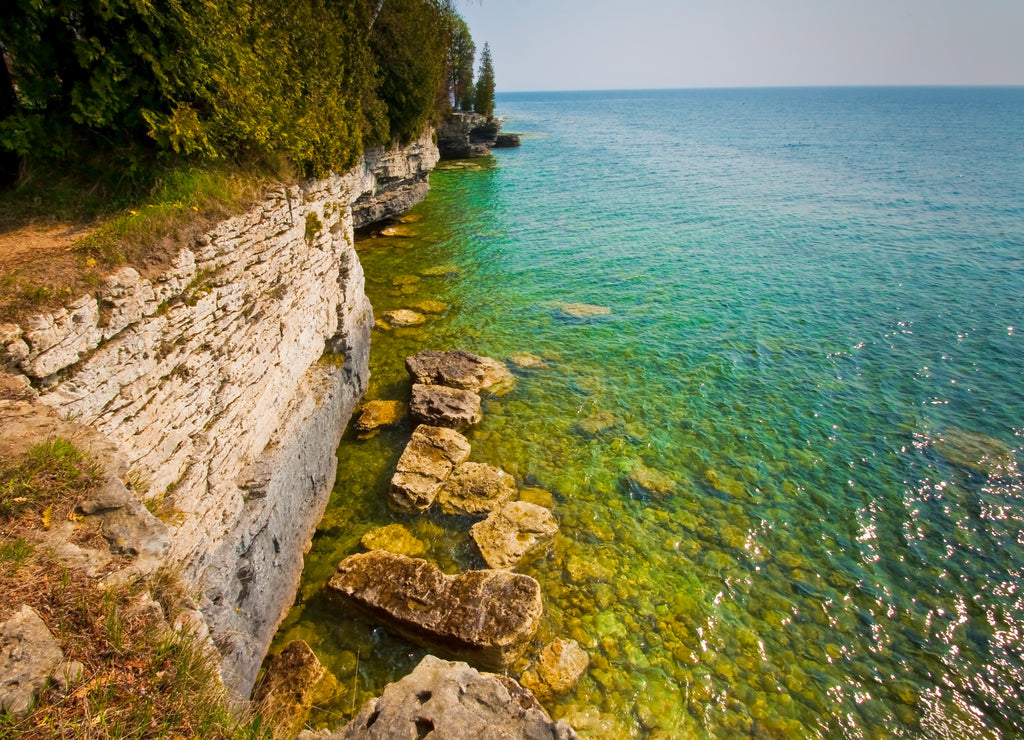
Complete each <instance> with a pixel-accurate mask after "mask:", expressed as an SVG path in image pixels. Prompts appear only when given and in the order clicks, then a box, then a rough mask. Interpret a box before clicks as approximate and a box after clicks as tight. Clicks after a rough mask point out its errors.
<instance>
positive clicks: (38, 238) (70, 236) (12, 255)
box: [0, 224, 90, 278]
mask: <svg viewBox="0 0 1024 740" xmlns="http://www.w3.org/2000/svg"><path fill="white" fill-rule="evenodd" d="M89 231H90V227H88V226H74V225H71V224H52V225H46V226H41V225H32V226H24V227H22V228H20V229H15V230H13V231H5V232H0V278H3V277H7V276H8V275H11V274H13V273H14V271H15V270H16V269H17V268H19V267H22V266H24V265H27V264H30V263H32V262H37V261H44V260H49V259H53V258H54V257H57V256H59V255H63V254H65V253H67V252H69V251H70V250H71V249H72V247H73V246H74V243H75V242H76V241H77V240H78V239H81V238H82V237H84V236H87V235H88V234H89Z"/></svg>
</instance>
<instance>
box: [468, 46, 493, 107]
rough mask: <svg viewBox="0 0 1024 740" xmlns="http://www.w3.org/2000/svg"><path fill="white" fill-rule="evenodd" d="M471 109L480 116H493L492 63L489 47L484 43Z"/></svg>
mask: <svg viewBox="0 0 1024 740" xmlns="http://www.w3.org/2000/svg"><path fill="white" fill-rule="evenodd" d="M473 110H474V111H476V112H477V113H479V114H480V115H482V116H487V117H488V118H492V117H493V116H494V65H493V63H492V61H491V47H490V46H488V45H487V44H484V50H483V53H481V54H480V74H479V75H478V76H477V80H476V94H475V95H474V98H473Z"/></svg>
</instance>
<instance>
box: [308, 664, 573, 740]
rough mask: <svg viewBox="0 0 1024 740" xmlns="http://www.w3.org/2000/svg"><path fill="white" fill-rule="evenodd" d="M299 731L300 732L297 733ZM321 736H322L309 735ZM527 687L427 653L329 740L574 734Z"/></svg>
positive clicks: (568, 738)
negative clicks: (407, 672) (541, 704)
mask: <svg viewBox="0 0 1024 740" xmlns="http://www.w3.org/2000/svg"><path fill="white" fill-rule="evenodd" d="M302 737H303V736H300V738H302ZM308 737H323V736H311V735H310V736H308ZM576 737H577V736H576V733H575V731H574V730H573V729H572V728H571V727H570V726H569V725H567V724H566V723H565V722H563V721H558V722H554V721H553V720H552V719H551V717H550V716H548V713H547V712H545V711H544V709H543V708H541V706H540V705H539V704H537V701H536V699H534V698H533V697H532V696H531V695H530V693H529V692H528V691H526V690H525V689H523V688H522V687H521V686H520V685H519V684H517V683H516V682H515V681H513V680H512V679H510V678H505V677H504V676H495V675H493V674H489V673H480V672H479V671H477V670H475V669H474V668H471V667H470V666H468V665H467V664H465V663H461V662H457V663H450V662H448V661H446V660H441V659H439V658H435V657H434V656H433V655H427V656H425V657H424V658H423V660H421V661H420V664H419V665H418V666H416V669H415V670H414V671H413V672H412V673H410V674H409V675H408V676H406V677H405V678H403V679H402V680H400V681H397V682H395V683H392V684H388V685H387V686H386V687H385V688H384V692H383V693H382V694H381V695H380V696H379V697H377V698H376V699H371V700H370V701H368V702H367V703H366V704H364V705H363V707H362V708H361V709H360V710H359V714H357V715H356V716H355V717H354V718H353V719H352V721H351V722H349V723H348V724H347V725H345V726H344V727H342V728H341V729H340V730H339V731H338V732H336V733H334V734H330V735H327V736H326V738H327V739H329V740H394V739H395V738H402V739H403V740H404V739H405V738H409V739H410V740H411V739H412V738H434V739H436V740H481V739H482V738H487V739H488V740H491V739H493V740H574V739H575V738H576Z"/></svg>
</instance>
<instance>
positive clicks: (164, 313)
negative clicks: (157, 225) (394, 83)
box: [0, 132, 438, 694]
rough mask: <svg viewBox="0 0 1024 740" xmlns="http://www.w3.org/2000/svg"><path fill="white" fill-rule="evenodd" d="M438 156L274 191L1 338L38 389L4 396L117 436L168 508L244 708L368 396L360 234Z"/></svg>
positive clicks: (412, 193)
mask: <svg viewBox="0 0 1024 740" xmlns="http://www.w3.org/2000/svg"><path fill="white" fill-rule="evenodd" d="M437 156H438V155H437V150H436V147H435V146H434V145H433V143H432V141H431V137H430V133H429V132H428V133H426V134H425V135H424V136H423V137H422V138H421V139H419V140H418V141H416V142H413V144H411V145H410V146H409V147H406V148H404V149H400V150H394V151H390V152H385V151H383V150H370V151H368V152H367V153H366V155H365V157H364V160H363V162H362V163H361V164H360V165H359V166H357V167H355V168H354V169H352V170H350V171H348V172H346V173H343V174H340V175H332V176H330V177H328V178H326V179H322V180H311V181H306V182H303V183H301V184H299V185H293V186H287V187H285V186H278V187H276V188H272V189H270V190H269V191H268V192H267V194H266V195H265V197H264V198H263V200H261V201H260V202H259V203H257V204H256V205H255V206H253V207H252V208H251V209H250V210H249V211H248V212H247V213H245V214H243V215H240V216H237V217H234V218H230V219H227V220H225V221H223V222H221V223H220V224H219V225H217V226H216V227H214V228H213V229H211V230H210V231H209V232H207V233H206V234H205V235H203V236H201V237H199V238H198V239H195V240H193V241H190V242H189V243H184V244H181V245H180V249H178V251H177V254H176V256H175V258H174V259H173V261H172V262H171V264H170V266H169V267H167V268H166V269H161V270H159V271H154V272H152V273H146V274H143V272H142V271H140V269H136V268H135V267H131V266H125V267H122V268H121V269H119V270H118V271H117V272H115V273H114V274H112V275H110V276H109V277H108V278H106V280H105V281H104V282H103V283H102V284H101V285H100V286H99V287H98V288H97V289H96V290H95V291H94V292H93V293H90V294H88V295H83V296H80V297H78V298H77V299H76V300H74V301H72V302H70V303H69V304H68V305H67V306H66V307H65V308H64V309H62V310H60V311H56V312H53V313H51V314H45V315H40V316H35V317H32V318H31V319H29V320H26V321H25V322H23V325H21V326H14V325H5V326H4V327H3V330H2V332H0V336H2V338H3V339H4V345H3V347H2V348H0V360H2V361H3V362H4V363H6V365H7V366H8V368H9V369H11V370H14V371H16V373H17V374H20V376H21V378H22V379H27V381H29V383H26V382H25V380H21V381H20V382H18V381H19V378H17V377H15V378H14V379H13V380H11V381H10V382H8V381H5V382H4V384H3V387H4V388H11V389H13V391H17V392H18V393H22V392H26V393H28V392H29V391H31V392H34V393H35V394H37V395H38V400H39V401H41V402H42V403H44V404H47V405H49V406H51V407H53V408H54V409H56V410H57V411H58V412H59V413H60V414H61V415H63V416H67V417H73V418H75V419H76V420H78V421H79V422H81V423H83V424H85V425H88V426H89V427H91V428H93V429H95V430H98V431H100V432H102V433H103V434H104V435H106V437H107V438H108V439H109V440H110V441H111V442H112V443H113V444H114V445H115V446H116V447H118V448H119V449H120V450H121V452H122V454H123V455H124V457H125V458H126V459H127V460H128V461H129V464H130V470H129V471H128V473H129V475H130V476H131V477H132V478H133V479H134V480H137V481H140V482H142V485H141V486H140V487H139V488H140V489H141V494H140V495H141V497H142V498H144V499H146V500H148V501H149V502H151V503H152V504H158V505H159V507H158V508H159V509H160V510H161V511H163V512H164V513H165V515H166V516H165V517H164V519H165V522H164V524H165V525H166V526H167V528H168V530H169V532H170V534H171V539H170V549H169V551H168V552H167V554H166V556H165V557H166V560H167V561H169V562H170V563H171V564H173V565H175V566H176V567H177V568H178V570H179V571H180V572H181V573H182V575H183V576H184V578H185V579H186V580H187V581H188V582H190V583H191V584H193V585H194V586H195V589H196V591H197V593H198V594H199V597H200V598H199V606H200V609H199V612H201V615H202V617H203V618H204V619H205V620H206V621H207V622H208V623H209V626H210V631H211V635H212V636H213V638H214V640H215V642H216V645H217V648H218V650H219V651H220V652H221V654H222V656H223V663H222V673H223V677H224V679H225V682H226V684H227V686H228V687H229V688H231V689H234V690H236V691H237V692H239V693H241V694H247V693H248V692H249V690H250V688H251V686H252V683H253V680H254V679H255V676H256V671H257V670H258V667H259V664H260V662H261V660H262V658H263V656H264V654H265V652H266V648H267V646H268V644H269V642H270V639H271V637H272V636H273V633H274V631H275V630H276V628H277V625H278V624H279V622H280V620H281V618H282V617H283V615H284V613H285V612H286V610H287V609H288V608H289V607H290V605H291V603H292V599H293V595H294V592H295V588H296V586H297V584H298V579H299V574H300V572H301V569H302V553H303V552H304V551H305V550H306V548H307V546H308V544H309V542H310V539H311V537H312V534H313V531H314V529H315V526H316V523H317V521H318V520H319V518H320V516H321V515H322V512H323V509H324V507H325V506H326V503H327V498H328V495H329V492H330V489H331V487H332V485H333V482H334V477H335V475H336V471H337V461H336V458H335V451H336V449H337V443H338V440H339V439H340V437H341V434H342V432H343V431H344V428H345V426H346V424H347V422H348V419H349V417H350V415H351V413H352V410H353V408H354V406H355V404H356V402H357V401H358V399H359V398H360V397H361V396H362V394H363V392H364V391H365V389H366V383H367V376H368V353H369V336H370V330H371V327H372V325H373V316H372V310H371V308H370V305H369V302H368V301H367V299H366V296H365V293H364V291H363V274H362V268H361V266H360V264H359V261H358V258H357V256H356V253H355V250H354V248H353V228H354V227H356V226H360V225H364V224H366V223H370V222H372V221H374V220H377V219H379V218H382V217H384V216H389V215H394V214H395V213H396V212H397V211H400V210H401V209H404V208H406V207H408V206H409V205H411V204H412V203H413V202H414V201H415V200H416V199H418V198H421V197H422V195H423V194H424V193H425V191H426V187H427V181H426V177H427V174H428V173H429V171H430V169H431V168H432V167H433V165H434V164H435V163H436V161H437ZM325 355H326V356H327V358H328V360H329V361H324V362H321V361H320V360H321V358H323V357H324V356H325ZM29 384H30V385H29ZM26 388H29V391H26V390H25V389H26ZM19 389H20V390H19ZM108 503H109V502H108ZM103 505H104V506H106V505H107V504H106V503H104V504H103ZM130 508H131V506H130V504H129V503H128V502H125V504H124V505H123V506H118V507H116V508H113V509H109V511H113V512H116V511H121V512H125V511H128V510H129V509H130ZM154 508H156V507H154ZM114 518H115V519H116V516H114ZM112 526H113V525H112Z"/></svg>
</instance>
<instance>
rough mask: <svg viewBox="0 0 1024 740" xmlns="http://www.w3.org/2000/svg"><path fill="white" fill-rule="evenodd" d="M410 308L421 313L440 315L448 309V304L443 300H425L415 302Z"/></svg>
mask: <svg viewBox="0 0 1024 740" xmlns="http://www.w3.org/2000/svg"><path fill="white" fill-rule="evenodd" d="M410 308H412V309H413V310H415V311H419V312H420V313H425V314H426V313H429V314H435V315H440V314H443V313H444V312H445V311H447V310H448V304H447V303H444V302H443V301H434V300H424V301H417V302H416V303H413V304H412V305H411V306H410Z"/></svg>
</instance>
